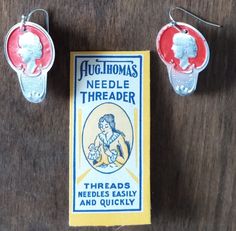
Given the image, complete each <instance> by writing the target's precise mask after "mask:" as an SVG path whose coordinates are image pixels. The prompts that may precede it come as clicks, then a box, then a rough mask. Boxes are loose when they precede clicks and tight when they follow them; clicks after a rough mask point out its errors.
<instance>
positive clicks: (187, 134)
mask: <svg viewBox="0 0 236 231" xmlns="http://www.w3.org/2000/svg"><path fill="white" fill-rule="evenodd" d="M173 4H174V3H173V1H170V0H165V1H164V0H160V1H157V0H156V1H155V0H146V1H145V0H117V1H115V0H113V1H112V0H106V1H105V0H104V1H103V0H96V1H95V0H84V1H82V0H80V1H76V0H68V1H63V0H57V1H39V0H35V1H32V0H28V1H17V0H11V1H9V0H2V1H1V2H0V25H1V29H0V36H1V41H3V37H4V36H5V34H6V33H7V31H8V30H9V29H10V27H11V26H13V25H14V24H15V23H16V22H18V21H19V19H20V16H21V14H22V13H27V12H29V11H30V10H32V9H34V8H44V9H47V10H48V11H49V14H50V34H51V36H52V38H53V40H54V43H55V48H56V60H55V64H54V66H53V68H52V69H51V71H50V73H49V76H48V93H47V98H46V100H45V101H44V102H43V103H41V104H36V105H35V104H31V103H28V102H27V101H26V100H25V99H24V98H23V96H22V93H21V91H20V89H19V84H18V79H17V76H16V74H15V73H14V72H13V71H12V70H11V69H10V67H9V65H8V64H7V62H6V61H5V59H4V55H3V42H1V43H0V44H1V52H0V58H1V60H2V61H1V62H0V73H1V75H0V79H1V84H0V99H1V100H0V108H1V110H0V231H11V230H12V231H15V230H17V231H18V230H19V231H36V230H39V231H54V230H55V231H58V230H60V231H61V230H62V231H64V230H129V231H131V230H135V231H138V230H140V231H141V230H142V231H145V230H157V231H162V230H167V231H172V230H173V231H182V230H186V231H195V230H199V231H203V230H207V231H208V230H212V231H226V230H228V231H229V230H232V231H233V230H236V135H235V134H236V101H235V100H236V90H235V87H236V64H235V58H236V45H235V44H236V23H235V22H236V13H235V10H236V2H235V1H233V0H227V1H224V0H214V1H211V0H205V1H200V0H198V1H196V0H189V1H183V0H178V1H175V4H176V6H182V7H184V8H186V9H189V10H191V11H192V12H194V13H196V14H197V15H199V16H200V17H203V18H205V19H208V20H210V21H213V22H218V23H220V24H222V25H223V26H224V27H223V28H221V29H217V28H214V27H210V26H207V25H205V24H202V23H199V22H198V21H196V20H195V19H193V18H191V17H189V16H187V15H186V14H184V13H182V12H179V11H175V12H173V15H174V17H175V19H176V20H177V21H184V22H187V23H189V24H191V25H193V26H194V27H196V28H198V29H199V30H200V31H201V32H202V33H203V34H204V36H205V37H206V38H207V41H208V43H209V46H210V50H211V58H210V62H209V65H208V67H207V68H206V69H205V70H204V71H203V72H202V73H201V74H200V77H199V81H198V87H197V91H196V93H194V94H193V95H191V96H188V97H180V96H178V95H176V94H175V93H174V92H173V90H172V89H171V86H170V84H169V80H168V77H167V72H166V68H165V65H164V64H163V63H162V62H161V61H160V59H159V57H158V55H157V53H156V45H155V40H156V35H157V33H158V30H159V29H160V28H161V27H162V26H163V25H165V24H166V23H168V22H169V19H168V10H169V8H170V7H171V6H174V5H173ZM42 18H43V17H42V16H41V15H40V16H39V17H37V16H34V17H32V20H36V21H37V20H38V21H39V22H42ZM79 50H151V51H152V52H151V120H152V122H151V191H152V194H151V195H152V225H150V226H131V227H114V228H89V227H86V228H80V229H79V228H78V229H77V228H69V227H68V166H69V163H68V161H69V153H68V152H69V151H68V150H69V147H68V139H69V137H68V135H69V52H70V51H79Z"/></svg>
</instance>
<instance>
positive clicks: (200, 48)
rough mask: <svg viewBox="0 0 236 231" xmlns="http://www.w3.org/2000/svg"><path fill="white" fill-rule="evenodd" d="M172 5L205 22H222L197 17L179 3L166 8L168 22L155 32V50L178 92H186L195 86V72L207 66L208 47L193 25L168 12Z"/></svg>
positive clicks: (189, 91)
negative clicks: (175, 17)
mask: <svg viewBox="0 0 236 231" xmlns="http://www.w3.org/2000/svg"><path fill="white" fill-rule="evenodd" d="M175 9H178V10H181V11H183V12H185V13H187V14H189V15H191V16H192V17H194V18H197V19H198V20H200V21H202V22H204V23H206V24H208V25H211V26H216V27H221V26H220V25H217V24H214V23H210V22H208V21H205V20H203V19H200V18H199V17H197V16H196V15H194V14H192V13H190V12H188V11H187V10H185V9H183V8H181V7H175V8H172V9H170V11H169V18H170V20H171V22H170V23H169V24H167V25H165V26H164V27H162V29H161V30H160V31H159V33H158V35H157V39H156V46H157V52H158V54H159V56H160V58H161V60H162V61H163V62H164V63H165V65H166V66H167V70H168V75H169V80H170V83H171V85H172V86H173V88H174V90H175V92H176V93H177V94H179V95H181V96H186V95H190V94H192V93H193V92H194V91H195V90H196V86H197V80H198V74H199V72H201V71H202V70H203V69H204V68H205V67H206V66H207V64H208V61H209V57H210V51H209V47H208V44H207V41H206V39H205V38H204V37H203V35H202V34H201V33H200V32H199V31H198V30H197V29H196V28H194V27H192V26H190V25H188V24H186V23H183V22H176V21H175V20H174V19H173V17H172V16H171V12H172V11H173V10H175Z"/></svg>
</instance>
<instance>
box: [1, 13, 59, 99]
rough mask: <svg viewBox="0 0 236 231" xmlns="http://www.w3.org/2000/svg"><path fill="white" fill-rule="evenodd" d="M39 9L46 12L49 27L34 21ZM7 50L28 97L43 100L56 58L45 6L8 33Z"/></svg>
mask: <svg viewBox="0 0 236 231" xmlns="http://www.w3.org/2000/svg"><path fill="white" fill-rule="evenodd" d="M36 11H41V12H43V13H45V20H46V27H47V31H46V30H45V29H44V28H43V27H41V26H40V25H38V24H36V23H33V22H30V21H29V20H30V17H31V15H32V14H33V13H35V12H36ZM4 52H5V57H6V59H7V62H8V63H9V65H10V66H11V68H12V69H13V70H14V71H15V72H16V73H17V75H18V79H19V82H20V87H21V91H22V93H23V95H24V97H25V98H26V99H27V100H28V101H30V102H32V103H40V102H42V101H43V100H44V98H45V96H46V92H47V72H48V71H49V70H50V69H51V67H52V65H53V62H54V59H55V49H54V45H53V41H52V39H51V37H50V35H49V16H48V12H47V11H46V10H44V9H35V10H33V11H31V12H30V13H29V14H28V15H27V16H25V15H22V17H21V22H20V23H17V24H16V25H14V26H13V27H12V28H11V29H10V30H9V31H8V33H7V35H6V37H5V44H4Z"/></svg>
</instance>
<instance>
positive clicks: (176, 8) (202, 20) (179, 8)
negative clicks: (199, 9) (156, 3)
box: [169, 6, 222, 31]
mask: <svg viewBox="0 0 236 231" xmlns="http://www.w3.org/2000/svg"><path fill="white" fill-rule="evenodd" d="M174 10H180V11H183V12H184V13H186V14H188V15H190V16H192V17H193V18H196V19H198V20H199V21H201V22H203V23H205V24H207V25H210V26H215V27H222V26H221V25H218V24H215V23H212V22H209V21H206V20H204V19H202V18H200V17H198V16H197V15H195V14H193V13H191V12H189V11H187V10H185V9H184V8H182V7H178V6H176V7H173V8H171V9H170V10H169V18H170V20H171V22H172V23H173V25H174V26H175V27H176V25H177V22H176V21H175V20H174V19H173V17H172V15H171V13H172V12H173V11H174ZM176 28H177V29H178V30H180V28H178V27H176ZM180 31H181V30H180Z"/></svg>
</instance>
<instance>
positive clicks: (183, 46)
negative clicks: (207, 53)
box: [171, 33, 197, 70]
mask: <svg viewBox="0 0 236 231" xmlns="http://www.w3.org/2000/svg"><path fill="white" fill-rule="evenodd" d="M171 49H172V50H173V52H174V57H175V58H177V59H179V60H180V64H179V65H180V67H181V68H182V69H183V70H185V69H186V68H187V67H189V65H190V63H189V60H188V59H189V58H195V57H196V56H197V44H196V41H195V38H194V37H193V36H191V35H189V34H185V33H176V34H175V35H174V36H173V45H172V47H171Z"/></svg>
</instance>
